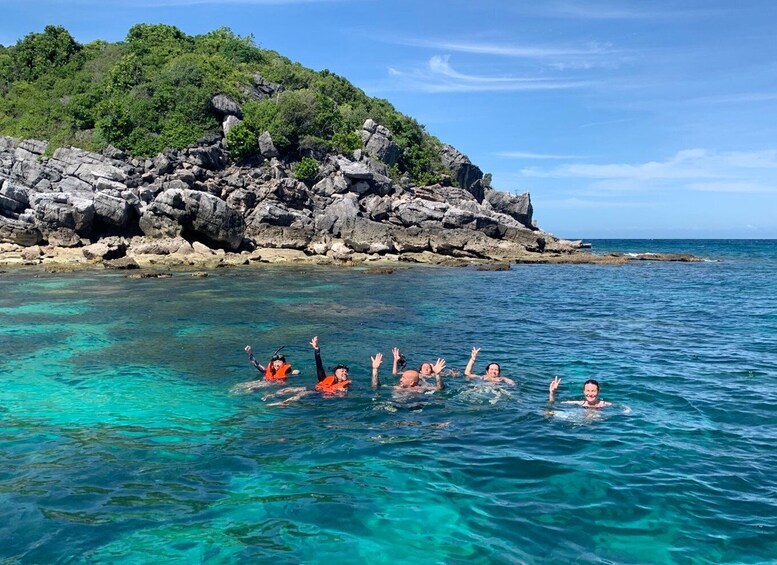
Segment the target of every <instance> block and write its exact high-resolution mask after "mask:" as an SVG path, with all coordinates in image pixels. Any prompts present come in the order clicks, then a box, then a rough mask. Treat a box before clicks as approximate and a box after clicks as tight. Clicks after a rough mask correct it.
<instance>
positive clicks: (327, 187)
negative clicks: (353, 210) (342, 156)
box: [311, 171, 350, 196]
mask: <svg viewBox="0 0 777 565" xmlns="http://www.w3.org/2000/svg"><path fill="white" fill-rule="evenodd" d="M349 188H350V183H349V182H348V181H347V180H346V178H345V176H343V173H342V172H341V171H337V172H334V173H333V174H332V175H331V176H328V177H324V178H323V179H321V180H320V181H318V182H317V183H316V184H314V185H313V188H312V189H311V190H312V191H313V193H314V194H319V195H322V196H332V195H334V194H343V193H345V192H348V190H349Z"/></svg>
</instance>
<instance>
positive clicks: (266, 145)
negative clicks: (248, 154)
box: [259, 131, 280, 159]
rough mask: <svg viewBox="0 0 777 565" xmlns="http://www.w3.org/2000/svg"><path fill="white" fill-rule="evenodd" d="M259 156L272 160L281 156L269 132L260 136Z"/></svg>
mask: <svg viewBox="0 0 777 565" xmlns="http://www.w3.org/2000/svg"><path fill="white" fill-rule="evenodd" d="M259 154H260V155H261V156H262V157H264V158H265V159H272V158H273V157H278V156H279V155H280V153H278V150H277V149H276V148H275V143H273V140H272V136H271V135H270V132H269V131H265V132H262V134H261V135H260V136H259Z"/></svg>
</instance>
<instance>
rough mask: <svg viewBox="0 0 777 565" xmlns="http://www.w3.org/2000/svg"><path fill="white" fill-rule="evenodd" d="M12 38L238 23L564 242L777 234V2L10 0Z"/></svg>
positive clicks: (117, 36)
mask: <svg viewBox="0 0 777 565" xmlns="http://www.w3.org/2000/svg"><path fill="white" fill-rule="evenodd" d="M0 13H2V18H1V19H0V43H2V44H3V45H12V44H14V43H16V41H17V40H19V39H20V38H21V37H23V36H24V35H26V34H28V33H30V32H40V31H42V30H43V28H44V26H45V25H47V24H54V25H62V26H64V27H66V28H67V29H68V30H69V31H70V32H71V34H73V36H74V37H75V38H76V39H77V40H78V41H80V42H82V43H85V42H89V41H91V40H94V39H105V40H108V41H120V40H122V39H123V38H124V37H125V36H126V34H127V31H128V30H129V28H130V27H131V26H132V25H133V24H135V23H139V22H148V23H168V24H172V25H175V26H178V27H179V28H180V29H181V30H183V31H184V32H186V33H188V34H201V33H206V32H208V31H211V30H213V29H215V28H217V27H221V26H227V27H229V28H231V29H232V30H233V31H234V32H235V33H238V34H240V35H249V34H251V35H253V36H254V38H255V40H256V42H257V44H258V45H259V46H261V47H264V48H268V49H274V50H276V51H278V52H280V53H282V54H283V55H286V56H288V57H289V58H291V59H292V60H295V61H299V62H300V63H302V64H303V65H305V66H308V67H311V68H313V69H316V70H321V69H325V68H327V69H329V70H331V71H333V72H335V73H337V74H340V75H342V76H344V77H346V78H348V79H349V80H350V81H351V82H353V83H354V84H356V85H357V86H358V87H360V88H362V89H363V90H364V91H366V92H367V93H368V94H370V95H373V96H379V97H381V98H386V99H388V100H389V101H391V102H392V103H393V104H394V106H396V107H397V109H398V110H400V111H401V112H404V113H406V114H409V115H411V116H413V117H414V118H415V119H417V120H418V121H419V122H420V123H422V124H424V125H425V126H426V127H427V130H428V131H429V132H430V133H432V134H433V135H435V136H437V137H438V138H440V139H441V140H442V141H444V142H446V143H450V144H452V145H454V146H455V147H457V148H458V149H459V150H460V151H462V152H463V153H465V154H466V155H468V156H469V157H470V159H471V160H472V162H474V163H475V164H477V165H478V166H480V168H481V169H483V171H484V172H490V173H492V174H493V185H494V187H495V188H498V189H499V190H505V191H508V192H519V193H520V192H526V191H528V192H530V193H531V195H532V202H533V204H534V210H535V218H536V219H537V221H538V223H539V225H540V227H542V228H543V229H545V230H546V231H550V232H552V233H554V234H556V235H558V236H561V237H568V238H586V239H589V238H604V237H620V238H632V237H653V238H672V237H690V238H709V237H720V238H777V41H775V40H774V38H773V35H774V32H775V30H777V2H775V1H774V0H740V1H739V2H732V1H729V0H725V1H723V0H687V1H684V0H675V1H670V0H652V1H650V2H648V1H640V2H638V1H598V0H558V1H557V0H544V1H542V2H540V1H536V0H532V1H523V0H514V1H508V0H470V1H464V0H394V1H389V0H296V1H291V0H288V1H287V0H231V1H217V0H195V1H188V2H187V1H182V0H180V1H179V0H135V1H130V0H70V1H67V2H65V1H59V0H0Z"/></svg>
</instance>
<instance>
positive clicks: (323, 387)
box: [316, 375, 351, 394]
mask: <svg viewBox="0 0 777 565" xmlns="http://www.w3.org/2000/svg"><path fill="white" fill-rule="evenodd" d="M349 384H351V381H348V380H345V381H338V380H337V377H335V376H334V375H329V376H328V377H326V378H325V379H324V380H322V381H319V382H318V384H317V385H316V390H320V391H322V392H324V393H325V394H334V393H336V392H340V391H341V390H346V389H347V388H348V385H349Z"/></svg>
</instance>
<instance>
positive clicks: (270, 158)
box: [0, 101, 660, 271]
mask: <svg viewBox="0 0 777 565" xmlns="http://www.w3.org/2000/svg"><path fill="white" fill-rule="evenodd" d="M218 102H219V104H221V106H223V107H225V108H229V107H231V106H229V105H226V104H224V103H223V101H218ZM215 103H216V101H214V104H215ZM223 113H224V120H223V121H224V124H223V128H224V130H225V131H227V130H228V129H229V128H230V127H234V125H235V123H236V120H239V118H237V117H236V116H235V115H233V114H230V113H229V110H228V109H225V110H223ZM361 138H362V148H361V149H359V150H356V151H354V153H353V155H349V156H345V155H339V154H323V155H320V154H317V155H312V156H313V157H315V158H316V161H317V162H318V164H319V165H318V170H317V171H316V172H315V175H312V176H309V177H308V178H306V180H305V182H303V181H301V180H298V179H297V178H295V173H296V170H295V169H296V168H297V167H298V164H299V159H300V158H301V156H300V155H299V154H295V155H281V154H279V152H278V151H277V150H276V149H275V146H274V144H273V141H272V139H271V138H270V136H269V134H267V133H265V134H263V135H262V136H261V137H260V138H259V147H260V150H259V153H258V154H257V155H256V157H255V158H254V159H253V160H252V161H251V162H250V163H245V162H242V163H238V162H235V161H234V160H233V159H232V158H231V157H230V155H229V152H228V151H227V148H226V147H225V144H224V135H222V134H220V133H219V134H213V135H211V136H208V137H206V138H203V139H202V140H200V141H199V142H198V144H197V145H195V146H192V147H189V148H186V149H183V150H168V151H166V152H164V153H161V154H158V155H157V156H155V157H154V158H149V159H143V158H135V157H132V156H129V155H127V154H125V153H123V152H122V151H120V150H117V149H115V148H112V147H108V148H107V149H105V150H104V151H102V152H101V153H93V152H88V151H84V150H81V149H78V148H73V147H63V148H58V149H56V150H55V151H53V153H52V154H51V155H48V153H47V148H48V144H47V142H45V141H40V140H19V139H15V138H10V137H2V136H0V266H6V267H11V266H42V267H43V268H45V269H46V270H49V271H67V270H74V269H93V268H109V269H111V268H112V269H135V268H140V269H188V268H195V269H211V268H217V267H223V266H237V265H252V264H264V263H289V264H299V263H306V264H316V265H346V266H347V265H358V264H371V263H374V264H383V263H386V264H399V263H403V264H412V263H423V264H433V265H451V266H454V265H455V266H459V265H481V264H488V263H492V264H493V263H508V264H509V263H517V262H522V263H623V262H627V261H629V260H632V259H633V258H629V257H626V256H602V255H595V254H591V253H588V252H584V251H581V248H582V247H583V246H584V244H583V243H582V242H580V241H566V240H562V239H559V238H556V237H554V236H553V235H552V234H549V233H546V232H544V231H542V230H541V229H539V228H538V227H537V226H536V224H535V222H534V221H533V219H532V214H533V210H532V205H531V200H530V197H529V194H528V193H524V194H520V195H514V194H509V193H505V192H499V191H496V190H493V189H492V188H490V187H488V186H484V175H483V173H482V172H481V171H480V169H479V168H478V167H476V166H475V165H473V164H472V163H471V162H470V161H469V159H468V158H467V157H466V156H465V155H463V154H461V153H459V152H458V151H457V150H456V149H454V148H453V147H451V146H448V145H443V146H441V149H440V156H441V158H442V161H443V163H444V164H445V166H446V167H447V168H448V170H449V171H450V176H448V177H446V178H443V179H442V182H440V183H438V184H435V185H431V186H414V185H413V184H412V183H411V182H410V180H409V178H408V177H406V176H405V177H402V178H401V179H399V180H398V181H395V180H392V178H391V177H390V167H391V166H392V165H394V164H395V163H396V159H397V157H398V151H399V148H398V147H397V146H396V144H394V142H393V141H392V135H391V132H390V131H388V130H387V129H386V128H385V127H383V126H380V125H378V124H376V123H375V122H373V121H372V120H367V121H366V122H365V123H364V125H363V127H362V131H361ZM305 156H307V157H311V155H305ZM654 259H660V258H659V257H657V256H656V257H654Z"/></svg>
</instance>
